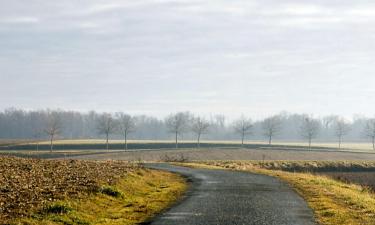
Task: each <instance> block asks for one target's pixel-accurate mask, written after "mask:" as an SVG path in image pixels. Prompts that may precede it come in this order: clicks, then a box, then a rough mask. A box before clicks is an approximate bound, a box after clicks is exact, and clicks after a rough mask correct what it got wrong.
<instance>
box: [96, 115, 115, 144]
mask: <svg viewBox="0 0 375 225" xmlns="http://www.w3.org/2000/svg"><path fill="white" fill-rule="evenodd" d="M97 129H98V132H99V134H104V135H105V136H106V146H107V150H109V143H108V140H109V135H110V134H112V133H114V132H115V131H116V123H115V121H114V119H113V117H112V115H111V114H109V113H104V114H102V115H101V116H100V117H99V118H98V126H97Z"/></svg>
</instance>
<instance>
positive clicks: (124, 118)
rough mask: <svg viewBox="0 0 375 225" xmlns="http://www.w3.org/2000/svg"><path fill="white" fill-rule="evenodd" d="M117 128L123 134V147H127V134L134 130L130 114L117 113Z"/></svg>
mask: <svg viewBox="0 0 375 225" xmlns="http://www.w3.org/2000/svg"><path fill="white" fill-rule="evenodd" d="M117 117H118V122H119V130H120V132H121V134H122V135H124V136H123V137H124V149H125V150H127V149H128V135H129V134H130V133H131V132H134V131H135V122H134V119H133V117H132V116H130V115H128V114H125V113H122V112H119V113H117Z"/></svg>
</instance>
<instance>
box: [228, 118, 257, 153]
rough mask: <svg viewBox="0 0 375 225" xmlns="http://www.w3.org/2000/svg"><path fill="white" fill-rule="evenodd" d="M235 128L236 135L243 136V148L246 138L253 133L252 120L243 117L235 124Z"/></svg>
mask: <svg viewBox="0 0 375 225" xmlns="http://www.w3.org/2000/svg"><path fill="white" fill-rule="evenodd" d="M233 128H234V131H235V132H236V133H238V134H240V135H241V146H243V142H244V139H245V136H246V135H249V134H251V133H252V128H253V123H252V121H251V119H249V118H246V117H244V116H241V118H239V119H238V120H236V121H234V122H233Z"/></svg>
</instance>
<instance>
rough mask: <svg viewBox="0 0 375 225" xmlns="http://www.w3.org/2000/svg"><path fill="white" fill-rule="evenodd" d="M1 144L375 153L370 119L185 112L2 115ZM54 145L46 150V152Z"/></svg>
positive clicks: (374, 125) (373, 124)
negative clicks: (236, 144) (296, 144)
mask: <svg viewBox="0 0 375 225" xmlns="http://www.w3.org/2000/svg"><path fill="white" fill-rule="evenodd" d="M0 138H2V139H18V138H21V139H38V140H40V139H48V140H49V141H51V143H52V142H53V140H54V139H56V138H59V139H79V138H104V139H106V140H108V139H123V140H124V143H125V145H124V148H127V140H128V139H129V138H131V139H148V140H174V141H175V144H176V147H178V141H179V140H196V141H197V145H198V146H199V144H200V142H201V140H202V139H204V140H240V141H241V143H242V144H243V143H244V141H246V140H263V141H265V142H267V143H269V144H272V142H273V141H274V140H288V141H299V140H305V141H306V142H307V143H309V144H310V145H311V143H312V142H313V141H336V142H337V143H338V146H339V147H341V143H342V142H344V141H370V142H371V143H372V144H373V147H374V148H375V143H374V141H375V118H365V117H359V116H356V117H354V118H352V119H351V120H350V121H348V120H346V119H344V118H342V117H340V116H337V115H330V116H324V117H320V118H318V117H312V116H310V115H306V114H292V113H286V112H283V113H280V114H277V115H273V116H270V117H267V118H265V119H263V120H256V121H253V120H252V119H251V118H250V117H247V116H245V115H243V116H241V117H239V118H237V119H235V120H232V121H229V120H228V119H227V118H226V117H225V116H224V115H221V114H216V115H211V116H208V117H202V116H198V115H194V114H192V113H190V112H178V113H171V114H170V115H168V116H167V117H165V118H157V117H153V116H147V115H128V114H126V113H123V112H117V113H97V112H95V111H90V112H87V113H81V112H76V111H63V110H36V111H25V110H20V109H7V110H4V111H2V112H0ZM52 148H53V145H52V144H51V150H52Z"/></svg>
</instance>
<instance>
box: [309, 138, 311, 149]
mask: <svg viewBox="0 0 375 225" xmlns="http://www.w3.org/2000/svg"><path fill="white" fill-rule="evenodd" d="M309 150H311V138H309Z"/></svg>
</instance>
